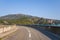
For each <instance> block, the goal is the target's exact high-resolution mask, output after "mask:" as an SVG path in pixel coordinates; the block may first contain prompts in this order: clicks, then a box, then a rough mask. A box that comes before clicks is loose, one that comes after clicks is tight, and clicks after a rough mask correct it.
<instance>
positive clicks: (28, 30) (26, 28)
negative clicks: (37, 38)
mask: <svg viewBox="0 0 60 40" xmlns="http://www.w3.org/2000/svg"><path fill="white" fill-rule="evenodd" d="M26 29H27V31H28V33H29V40H31V32H30V30H29V29H28V28H26Z"/></svg>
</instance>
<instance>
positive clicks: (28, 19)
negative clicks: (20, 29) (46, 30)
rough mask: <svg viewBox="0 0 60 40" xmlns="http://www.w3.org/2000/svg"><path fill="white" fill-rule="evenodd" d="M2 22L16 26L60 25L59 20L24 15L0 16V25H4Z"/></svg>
mask: <svg viewBox="0 0 60 40" xmlns="http://www.w3.org/2000/svg"><path fill="white" fill-rule="evenodd" d="M3 21H7V22H9V23H16V24H23V23H24V24H53V23H54V24H60V20H54V19H46V18H40V17H36V16H31V15H24V14H10V15H6V16H2V17H0V23H4V22H3Z"/></svg>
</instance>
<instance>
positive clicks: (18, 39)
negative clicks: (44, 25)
mask: <svg viewBox="0 0 60 40" xmlns="http://www.w3.org/2000/svg"><path fill="white" fill-rule="evenodd" d="M2 40H51V39H50V38H48V37H47V36H46V35H44V34H43V33H41V32H39V31H37V30H36V29H33V28H30V27H24V26H18V30H17V31H16V32H14V33H12V34H10V35H8V36H6V37H4V38H3V39H2Z"/></svg>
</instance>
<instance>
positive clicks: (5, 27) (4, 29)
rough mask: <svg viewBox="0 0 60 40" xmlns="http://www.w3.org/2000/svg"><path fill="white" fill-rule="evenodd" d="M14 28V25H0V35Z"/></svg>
mask: <svg viewBox="0 0 60 40" xmlns="http://www.w3.org/2000/svg"><path fill="white" fill-rule="evenodd" d="M15 28H16V25H0V34H1V33H4V32H7V31H10V30H13V29H15Z"/></svg>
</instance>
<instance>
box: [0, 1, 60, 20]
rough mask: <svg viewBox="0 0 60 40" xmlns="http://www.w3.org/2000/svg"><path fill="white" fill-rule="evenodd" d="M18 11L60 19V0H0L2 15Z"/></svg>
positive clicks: (0, 13) (0, 14)
mask: <svg viewBox="0 0 60 40" xmlns="http://www.w3.org/2000/svg"><path fill="white" fill-rule="evenodd" d="M18 13H21V14H27V15H33V16H38V17H43V18H50V19H59V20H60V0H0V16H4V15H7V14H18Z"/></svg>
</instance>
